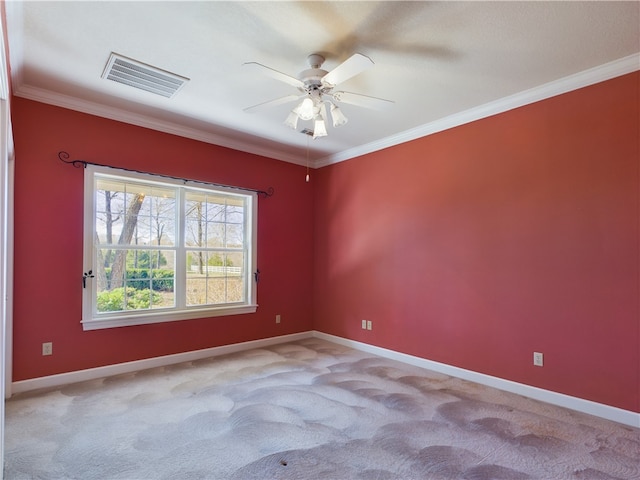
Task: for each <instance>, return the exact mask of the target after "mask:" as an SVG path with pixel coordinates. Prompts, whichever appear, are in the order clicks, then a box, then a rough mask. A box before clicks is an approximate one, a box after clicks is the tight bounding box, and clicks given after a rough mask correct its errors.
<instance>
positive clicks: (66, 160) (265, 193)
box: [58, 151, 274, 198]
mask: <svg viewBox="0 0 640 480" xmlns="http://www.w3.org/2000/svg"><path fill="white" fill-rule="evenodd" d="M69 157H70V155H69V154H68V153H67V152H64V151H61V152H58V158H59V159H60V160H61V161H63V162H64V163H66V164H68V165H73V166H74V167H76V168H80V167H82V168H87V165H94V166H96V167H106V168H113V169H116V170H124V171H125V172H132V173H142V174H144V175H153V176H155V177H161V178H169V179H171V180H179V181H181V182H184V183H187V182H191V183H200V184H203V185H213V186H215V187H224V188H232V189H235V190H244V191H246V192H255V193H257V194H258V195H263V196H264V197H265V198H266V197H270V196H272V195H273V192H274V190H273V187H269V188H268V189H267V190H266V191H265V190H256V189H254V188H245V187H236V186H234V185H225V184H223V183H214V182H205V181H202V180H191V179H189V178H181V177H172V176H171V175H162V174H160V173H149V172H142V171H140V170H133V169H131V168H122V167H113V166H111V165H103V164H101V163H94V162H88V161H86V160H69Z"/></svg>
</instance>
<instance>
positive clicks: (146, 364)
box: [11, 332, 313, 394]
mask: <svg viewBox="0 0 640 480" xmlns="http://www.w3.org/2000/svg"><path fill="white" fill-rule="evenodd" d="M311 336H313V333H312V332H302V333H294V334H291V335H282V336H279V337H271V338H264V339H261V340H252V341H250V342H241V343H233V344H231V345H223V346H220V347H212V348H205V349H203V350H194V351H191V352H184V353H176V354H174V355H164V356H162V357H154V358H145V359H143V360H136V361H134V362H126V363H118V364H115V365H106V366H104V367H97V368H89V369H86V370H78V371H75V372H69V373H60V374H58V375H49V376H47V377H38V378H32V379H29V380H22V381H19V382H13V383H12V385H11V387H12V388H11V393H12V394H15V393H22V392H28V391H31V390H39V389H41V388H53V387H59V386H62V385H68V384H70V383H77V382H84V381H85V380H95V379H97V378H104V377H111V376H113V375H121V374H123V373H131V372H137V371H139V370H146V369H149V368H156V367H164V366H167V365H174V364H176V363H182V362H191V361H194V360H200V359H203V358H209V357H216V356H219V355H226V354H229V353H235V352H240V351H243V350H251V349H253V348H262V347H269V346H271V345H277V344H279V343H287V342H295V341H296V340H302V339H304V338H309V337H311Z"/></svg>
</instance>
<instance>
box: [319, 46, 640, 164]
mask: <svg viewBox="0 0 640 480" xmlns="http://www.w3.org/2000/svg"><path fill="white" fill-rule="evenodd" d="M636 70H640V53H635V54H633V55H629V56H627V57H623V58H620V59H618V60H614V61H612V62H609V63H605V64H604V65H600V66H597V67H594V68H590V69H588V70H584V71H582V72H579V73H576V74H573V75H569V76H568V77H564V78H561V79H559V80H554V81H553V82H549V83H545V84H543V85H540V86H538V87H534V88H530V89H529V90H525V91H523V92H519V93H516V94H513V95H509V96H508V97H504V98H501V99H499V100H496V101H494V102H489V103H485V104H484V105H480V106H478V107H474V108H470V109H469V110H465V111H463V112H459V113H455V114H453V115H449V116H448V117H444V118H441V119H439V120H436V121H434V122H430V123H427V124H424V125H421V126H419V127H416V128H412V129H411V130H406V131H404V132H401V133H399V134H397V135H392V136H390V137H386V138H382V139H380V140H377V141H375V142H371V143H367V144H365V145H361V146H359V147H355V148H350V149H348V150H344V151H343V152H340V153H337V154H335V155H329V156H327V157H324V158H320V159H317V160H316V161H315V163H314V168H321V167H324V166H327V165H331V164H334V163H339V162H344V161H345V160H349V159H352V158H355V157H359V156H362V155H365V154H367V153H372V152H375V151H378V150H382V149H384V148H388V147H393V146H394V145H399V144H401V143H406V142H409V141H411V140H416V139H418V138H421V137H425V136H427V135H432V134H434V133H437V132H442V131H444V130H448V129H450V128H454V127H458V126H460V125H464V124H465V123H470V122H474V121H476V120H480V119H482V118H486V117H490V116H492V115H496V114H499V113H503V112H506V111H508V110H513V109H514V108H518V107H522V106H524V105H528V104H530V103H534V102H539V101H540V100H545V99H547V98H551V97H555V96H557V95H561V94H563V93H567V92H570V91H572V90H577V89H579V88H584V87H588V86H589V85H593V84H595V83H599V82H604V81H606V80H610V79H612V78H615V77H619V76H621V75H626V74H627V73H631V72H635V71H636Z"/></svg>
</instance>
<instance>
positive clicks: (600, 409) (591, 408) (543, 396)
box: [313, 331, 640, 428]
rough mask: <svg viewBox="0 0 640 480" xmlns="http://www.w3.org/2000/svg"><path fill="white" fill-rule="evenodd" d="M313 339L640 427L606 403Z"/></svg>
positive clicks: (638, 417)
mask: <svg viewBox="0 0 640 480" xmlns="http://www.w3.org/2000/svg"><path fill="white" fill-rule="evenodd" d="M313 336H314V337H316V338H320V339H322V340H326V341H328V342H333V343H337V344H339V345H344V346H345V347H350V348H353V349H355V350H361V351H363V352H367V353H372V354H374V355H378V356H380V357H384V358H389V359H391V360H397V361H400V362H403V363H408V364H410V365H414V366H416V367H421V368H425V369H427V370H432V371H434V372H438V373H443V374H445V375H449V376H452V377H456V378H461V379H463V380H469V381H471V382H475V383H479V384H481V385H487V386H489V387H493V388H497V389H499V390H504V391H506V392H511V393H515V394H518V395H522V396H523V397H528V398H533V399H535V400H540V401H542V402H546V403H550V404H552V405H558V406H560V407H565V408H569V409H571V410H575V411H578V412H582V413H588V414H589V415H595V416H596V417H601V418H606V419H607V420H612V421H614V422H618V423H622V424H624V425H629V426H631V427H636V428H640V413H635V412H631V411H629V410H623V409H621V408H617V407H612V406H609V405H604V404H602V403H596V402H592V401H590V400H584V399H582V398H578V397H572V396H569V395H565V394H563V393H557V392H552V391H550V390H544V389H542V388H538V387H532V386H530V385H525V384H523V383H517V382H513V381H511V380H505V379H502V378H498V377H492V376H491V375H485V374H484V373H478V372H474V371H471V370H465V369H464V368H459V367H454V366H451V365H447V364H444V363H438V362H434V361H432V360H426V359H424V358H420V357H414V356H413V355H408V354H406V353H400V352H396V351H394V350H388V349H386V348H382V347H376V346H374V345H369V344H367V343H362V342H357V341H355V340H348V339H346V338H342V337H336V336H335V335H329V334H327V333H322V332H318V331H314V332H313Z"/></svg>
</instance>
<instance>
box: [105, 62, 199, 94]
mask: <svg viewBox="0 0 640 480" xmlns="http://www.w3.org/2000/svg"><path fill="white" fill-rule="evenodd" d="M102 78H106V79H107V80H113V81H114V82H118V83H122V84H124V85H129V86H130V87H135V88H139V89H140V90H145V91H147V92H151V93H155V94H156V95H161V96H163V97H167V98H171V97H173V96H174V95H175V94H176V93H177V92H178V90H180V89H181V88H182V86H183V85H184V84H185V83H187V82H188V81H189V79H188V78H186V77H181V76H180V75H176V74H175V73H171V72H167V71H166V70H161V69H159V68H156V67H152V66H150V65H145V64H144V63H140V62H137V61H135V60H132V59H130V58H127V57H122V56H120V55H117V54H115V53H111V56H110V57H109V61H108V62H107V66H106V67H105V69H104V73H103V74H102Z"/></svg>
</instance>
